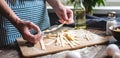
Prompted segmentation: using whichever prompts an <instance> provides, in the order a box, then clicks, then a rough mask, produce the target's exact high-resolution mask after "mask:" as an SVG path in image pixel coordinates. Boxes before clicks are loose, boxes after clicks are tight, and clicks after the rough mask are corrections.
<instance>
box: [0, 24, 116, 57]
mask: <svg viewBox="0 0 120 58" xmlns="http://www.w3.org/2000/svg"><path fill="white" fill-rule="evenodd" d="M70 28H71V27H66V26H64V27H62V28H60V29H70ZM87 30H89V31H91V32H93V33H96V34H98V35H100V36H104V37H105V38H106V39H108V38H109V39H110V41H109V42H107V43H104V44H100V45H94V46H89V47H85V48H81V49H76V50H66V51H61V52H58V53H54V54H48V55H43V56H37V57H33V58H56V57H57V58H64V57H65V53H66V52H67V51H77V52H79V53H80V54H81V56H82V58H108V57H106V53H105V49H106V46H107V44H109V43H111V42H114V40H113V37H112V36H105V31H102V30H99V29H97V28H87ZM0 58H24V57H23V56H22V54H21V52H20V50H19V47H18V46H17V45H16V47H15V48H10V49H3V50H0Z"/></svg>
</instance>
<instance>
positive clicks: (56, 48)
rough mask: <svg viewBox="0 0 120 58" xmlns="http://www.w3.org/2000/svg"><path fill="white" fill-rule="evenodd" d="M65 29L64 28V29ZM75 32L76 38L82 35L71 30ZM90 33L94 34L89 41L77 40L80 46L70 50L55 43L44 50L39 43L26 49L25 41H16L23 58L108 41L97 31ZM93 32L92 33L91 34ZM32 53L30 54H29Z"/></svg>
mask: <svg viewBox="0 0 120 58" xmlns="http://www.w3.org/2000/svg"><path fill="white" fill-rule="evenodd" d="M65 29H66V28H65ZM62 30H63V29H62ZM72 31H74V32H75V34H77V36H79V35H80V34H82V33H81V32H80V30H77V31H76V30H72ZM89 31H90V32H92V33H91V34H93V33H96V34H93V35H92V36H93V39H91V40H86V39H80V38H78V39H79V41H80V42H79V43H80V45H78V46H75V47H74V48H71V47H70V46H69V45H67V46H65V47H61V46H56V45H55V43H54V44H52V45H49V46H46V48H47V49H46V50H42V49H41V45H40V44H39V43H37V44H36V45H35V46H34V47H28V46H26V43H25V42H26V41H24V40H23V39H22V38H19V39H17V42H18V45H19V47H20V50H21V52H22V54H23V56H25V57H33V56H40V55H45V54H51V53H56V52H60V51H65V50H71V49H80V48H83V47H87V46H92V45H96V44H102V43H105V42H107V41H108V39H107V38H105V37H104V36H103V35H104V34H97V32H98V33H99V31H97V30H92V31H91V30H90V29H89ZM93 31H94V32H93ZM47 40H48V39H45V40H44V41H47ZM31 52H32V53H31Z"/></svg>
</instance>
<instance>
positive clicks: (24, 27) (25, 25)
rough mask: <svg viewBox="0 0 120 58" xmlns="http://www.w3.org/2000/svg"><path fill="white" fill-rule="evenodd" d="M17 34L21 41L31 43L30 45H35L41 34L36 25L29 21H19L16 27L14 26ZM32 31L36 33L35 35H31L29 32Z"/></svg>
mask: <svg viewBox="0 0 120 58" xmlns="http://www.w3.org/2000/svg"><path fill="white" fill-rule="evenodd" d="M16 27H17V28H18V30H19V32H20V33H21V35H22V37H23V39H25V40H27V41H29V42H31V43H34V44H35V43H37V42H38V41H39V40H40V39H41V36H42V35H41V32H40V29H39V27H38V26H37V25H35V24H34V23H32V22H29V21H21V22H19V24H18V25H16ZM31 29H33V30H34V31H36V34H31V33H30V30H31Z"/></svg>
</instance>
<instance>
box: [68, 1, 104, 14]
mask: <svg viewBox="0 0 120 58" xmlns="http://www.w3.org/2000/svg"><path fill="white" fill-rule="evenodd" d="M70 2H71V3H74V2H75V0H70ZM83 4H84V6H85V9H86V13H89V12H91V11H92V10H93V7H95V6H96V5H97V6H100V5H105V3H104V0H84V1H83Z"/></svg>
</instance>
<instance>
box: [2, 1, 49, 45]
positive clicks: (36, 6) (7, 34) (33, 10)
mask: <svg viewBox="0 0 120 58" xmlns="http://www.w3.org/2000/svg"><path fill="white" fill-rule="evenodd" d="M6 2H7V3H8V5H9V6H10V7H11V9H12V10H13V11H14V12H15V14H16V15H17V16H19V17H20V18H21V19H22V20H29V21H31V22H33V23H35V24H36V25H38V26H39V27H40V29H41V30H43V29H46V28H48V27H49V26H50V23H49V17H48V13H47V10H46V4H45V0H6ZM18 37H21V34H20V33H19V32H18V30H17V29H16V28H15V27H14V26H13V25H12V24H11V23H10V21H9V20H8V19H6V18H5V17H3V16H2V15H1V14H0V47H3V46H7V45H11V44H13V43H14V42H15V41H16V38H18Z"/></svg>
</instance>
